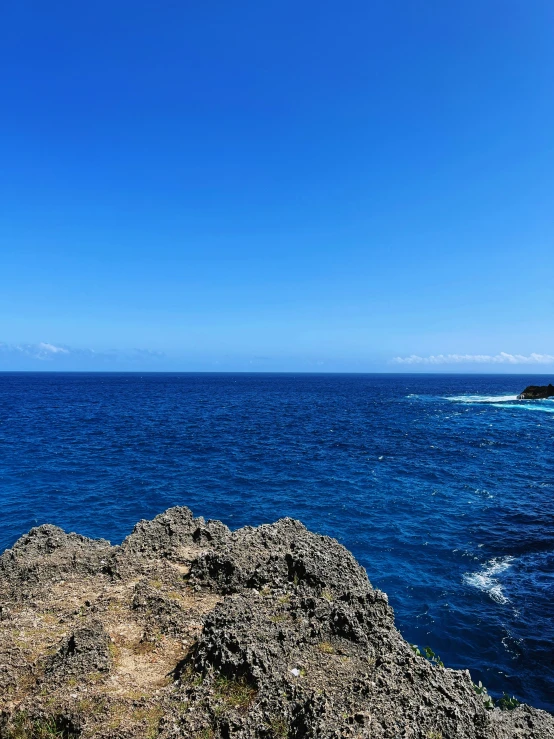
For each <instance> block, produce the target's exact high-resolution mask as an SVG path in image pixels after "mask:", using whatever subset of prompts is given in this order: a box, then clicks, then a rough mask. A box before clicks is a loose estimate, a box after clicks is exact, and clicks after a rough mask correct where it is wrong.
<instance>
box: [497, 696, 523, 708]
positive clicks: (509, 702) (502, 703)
mask: <svg viewBox="0 0 554 739" xmlns="http://www.w3.org/2000/svg"><path fill="white" fill-rule="evenodd" d="M496 705H497V706H498V708H500V710H501V711H513V710H514V708H517V707H518V706H520V705H521V703H520V702H519V701H518V699H517V698H516V697H514V696H513V695H512V697H511V698H510V696H509V695H508V693H504V694H503V695H502V698H499V699H498V700H497V702H496Z"/></svg>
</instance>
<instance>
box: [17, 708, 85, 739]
mask: <svg viewBox="0 0 554 739" xmlns="http://www.w3.org/2000/svg"><path fill="white" fill-rule="evenodd" d="M64 723H65V722H64V721H63V720H62V719H60V718H57V717H55V716H47V717H45V718H31V717H30V716H29V715H28V714H27V713H26V712H25V711H21V712H19V713H17V714H16V715H15V717H14V719H13V721H12V724H11V726H10V727H9V728H8V733H7V737H8V739H74V737H76V736H77V733H76V732H75V731H73V730H72V729H71V728H69V727H67V726H64Z"/></svg>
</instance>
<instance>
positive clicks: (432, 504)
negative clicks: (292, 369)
mask: <svg viewBox="0 0 554 739" xmlns="http://www.w3.org/2000/svg"><path fill="white" fill-rule="evenodd" d="M551 380H552V377H551V376H548V377H538V376H537V375H532V376H522V375H518V376H515V375H481V376H479V375H421V374H413V375H399V374H389V375H375V374H372V375H369V374H368V375H324V374H314V375H307V374H296V375H294V374H142V375H141V374H111V373H110V374H79V373H75V374H63V373H2V374H0V514H1V516H0V551H3V550H4V549H5V548H7V547H9V546H11V545H12V544H13V543H14V542H15V541H16V539H17V538H18V537H19V536H20V535H21V534H23V533H25V532H26V531H28V530H29V529H30V528H31V527H33V526H37V525H39V524H42V523H46V522H48V523H54V524H56V525H58V526H61V527H62V528H64V529H66V530H71V531H77V532H79V533H81V534H85V535H87V536H92V537H104V538H107V539H110V540H111V541H112V542H113V543H119V542H121V540H122V539H123V538H124V537H125V536H126V535H127V534H129V533H130V531H131V530H132V527H133V525H134V524H135V522H136V521H138V520H139V519H141V518H152V517H153V516H155V515H156V514H158V513H160V512H162V511H163V510H165V509H166V508H168V507H169V506H174V505H186V506H189V507H190V508H191V509H192V511H193V512H194V514H195V515H197V516H204V517H205V518H217V519H221V520H222V521H224V522H225V523H226V524H227V525H229V526H230V527H231V528H238V527H239V526H244V525H257V524H260V523H266V522H271V521H275V520H276V519H278V518H281V517H283V516H291V517H294V518H299V519H300V520H301V521H303V523H304V524H305V525H306V526H307V527H309V528H310V529H312V530H314V531H318V532H320V533H324V534H328V535H330V536H333V537H336V538H337V539H338V540H339V541H340V542H341V543H343V544H344V545H345V546H346V547H348V549H350V550H351V551H352V552H353V553H354V554H355V556H356V557H357V558H358V560H359V561H360V562H361V563H362V564H363V565H364V567H365V568H366V569H367V573H368V576H369V578H370V580H371V582H372V583H373V585H374V586H375V587H378V588H380V589H382V590H384V591H386V592H387V593H388V595H389V601H390V603H391V605H392V606H393V608H394V611H395V614H396V623H397V626H398V628H399V629H400V631H401V632H402V634H403V635H404V636H405V638H406V639H408V641H410V642H411V643H414V644H418V645H419V646H420V647H425V646H427V645H428V646H430V647H431V648H432V649H433V650H434V651H435V652H436V653H437V654H439V655H440V657H441V659H442V661H443V662H444V664H445V666H447V667H455V668H468V669H469V670H470V671H471V675H472V677H473V680H474V682H477V681H479V680H481V681H482V682H483V684H484V685H485V686H486V687H487V688H488V690H489V692H490V693H491V694H493V695H494V696H499V695H502V693H503V692H506V693H508V694H509V695H515V696H516V697H517V698H518V699H519V700H522V701H526V702H529V703H530V704H532V705H534V706H537V707H540V708H545V709H547V710H550V711H554V456H553V451H554V444H553V442H554V400H546V401H528V402H527V401H517V400H516V394H517V393H518V392H520V391H521V390H522V389H523V388H524V387H525V386H526V385H528V384H531V383H532V384H545V383H547V382H548V381H551Z"/></svg>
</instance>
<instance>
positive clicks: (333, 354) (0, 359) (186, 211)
mask: <svg viewBox="0 0 554 739" xmlns="http://www.w3.org/2000/svg"><path fill="white" fill-rule="evenodd" d="M4 5H5V7H3V8H2V10H1V23H0V78H1V80H0V81H1V90H2V115H1V116H0V154H1V160H2V166H1V167H0V203H1V205H0V250H1V260H0V344H1V346H0V369H136V370H141V371H143V370H147V369H153V370H165V369H168V370H178V369H182V370H268V371H271V370H298V371H383V370H384V371H412V370H424V371H430V370H432V371H467V370H473V371H504V370H505V371H511V372H513V371H522V372H526V373H528V372H530V371H537V372H539V371H540V372H545V371H549V370H550V369H552V370H553V371H554V356H553V355H554V329H553V316H554V218H553V213H554V134H553V132H554V45H553V44H552V28H553V27H554V5H553V4H552V2H551V0H530V1H529V2H522V0H518V1H517V2H516V1H515V0H464V2H448V3H445V2H443V1H442V0H433V1H431V0H374V1H372V2H367V0H364V1H363V2H362V1H357V0H353V1H350V2H349V1H346V2H345V1H343V2H340V3H339V2H321V0H319V2H312V1H311V0H305V2H302V3H298V2H295V3H293V2H289V1H288V0H281V1H280V2H273V1H272V0H268V1H267V2H262V3H260V2H241V1H239V2H235V3H229V2H223V1H221V2H215V1H213V0H206V2H203V3H188V2H175V1H172V2H169V1H168V0H161V1H158V2H153V1H152V2H144V1H142V0H134V1H133V2H126V0H119V1H118V2H116V3H114V2H110V3H108V2H104V0H97V2H95V3H88V4H84V3H67V2H51V3H43V2H38V0H37V1H36V2H26V1H25V0H20V2H17V3H10V4H4ZM398 358H400V360H403V361H399V359H398Z"/></svg>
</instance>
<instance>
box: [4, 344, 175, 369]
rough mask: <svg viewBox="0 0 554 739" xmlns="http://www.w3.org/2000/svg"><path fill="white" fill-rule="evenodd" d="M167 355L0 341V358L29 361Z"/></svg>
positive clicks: (123, 358)
mask: <svg viewBox="0 0 554 739" xmlns="http://www.w3.org/2000/svg"><path fill="white" fill-rule="evenodd" d="M164 357H165V354H164V353H163V352H159V351H152V350H150V349H131V350H121V351H100V352H99V351H95V350H94V349H86V348H84V349H83V348H75V347H70V346H67V345H65V346H62V345H57V344H51V343H50V342H48V341H41V342H39V343H38V344H4V343H1V342H0V360H1V359H2V358H4V359H5V360H12V361H13V360H14V359H17V358H20V359H25V360H27V361H29V360H30V361H37V362H54V363H56V364H57V363H66V362H67V361H69V360H76V361H83V360H90V361H93V362H95V363H100V362H111V361H115V362H118V361H129V360H132V361H136V360H158V359H162V358H164Z"/></svg>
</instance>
